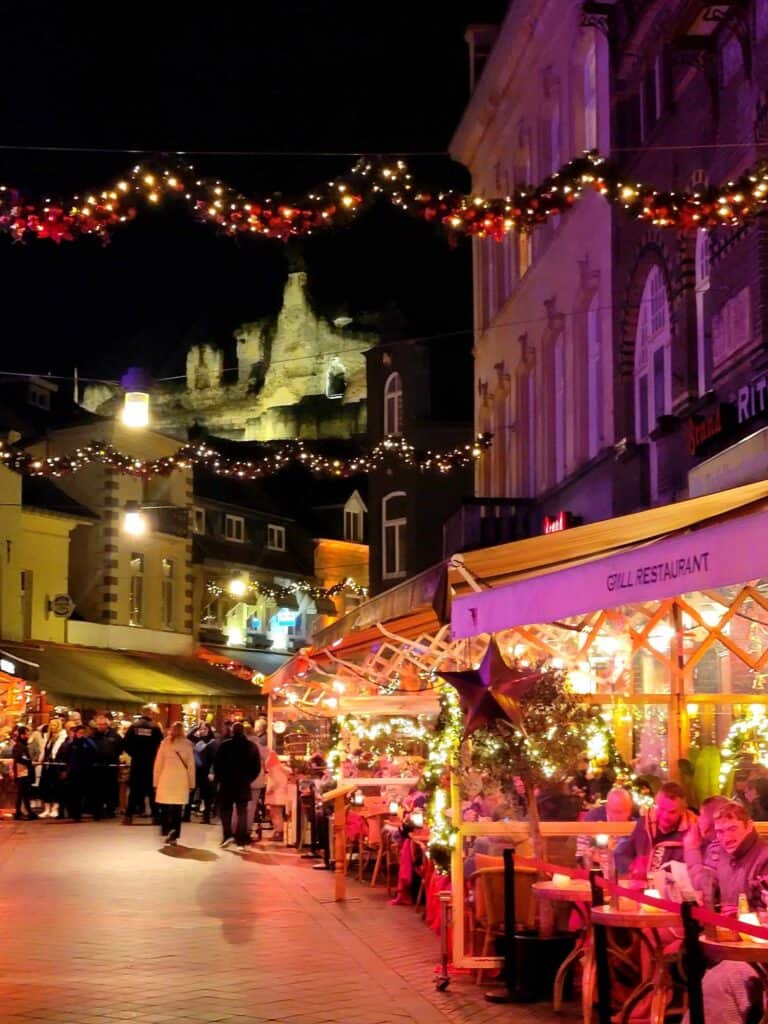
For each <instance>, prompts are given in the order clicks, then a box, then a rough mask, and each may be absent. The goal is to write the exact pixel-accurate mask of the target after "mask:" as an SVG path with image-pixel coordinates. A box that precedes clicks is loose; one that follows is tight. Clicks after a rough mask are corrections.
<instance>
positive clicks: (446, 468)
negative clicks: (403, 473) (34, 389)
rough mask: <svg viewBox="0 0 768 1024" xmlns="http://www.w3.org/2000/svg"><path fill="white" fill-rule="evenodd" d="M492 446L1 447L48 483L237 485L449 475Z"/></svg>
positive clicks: (401, 441)
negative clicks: (298, 469)
mask: <svg viewBox="0 0 768 1024" xmlns="http://www.w3.org/2000/svg"><path fill="white" fill-rule="evenodd" d="M491 441H492V435H491V434H488V433H485V434H478V435H477V437H476V438H475V440H474V441H473V442H472V443H470V444H464V445H459V446H458V447H456V448H451V449H450V450H448V451H442V452H440V451H432V450H428V451H423V452H420V451H418V450H417V449H416V448H415V447H414V446H413V445H412V444H410V443H409V442H408V441H407V439H406V438H404V437H387V438H385V439H384V440H383V441H381V442H379V444H377V445H375V446H374V447H373V448H371V449H370V450H369V451H368V452H367V453H362V454H360V455H356V456H351V457H349V458H333V457H330V456H327V455H323V454H321V453H320V452H316V451H312V450H311V449H309V448H307V446H306V445H305V443H304V442H303V441H290V442H286V443H284V444H277V445H270V446H266V445H265V446H264V449H263V454H261V455H259V456H258V457H257V458H251V459H233V458H228V457H227V456H225V455H222V454H221V453H220V452H218V451H216V450H215V449H214V448H209V447H208V446H207V445H204V444H185V445H182V447H180V448H179V449H178V451H177V452H176V453H175V454H173V455H163V456H160V457H158V458H153V459H142V458H138V457H137V456H135V455H129V454H127V453H126V452H121V451H119V450H118V449H116V448H114V447H113V446H112V445H110V444H103V443H100V442H97V441H94V442H93V443H91V444H87V445H81V446H79V447H77V448H75V450H74V451H72V452H70V453H68V454H66V455H45V456H44V455H35V454H33V453H31V452H28V451H26V450H23V449H19V448H15V447H7V446H4V445H2V444H0V465H3V466H5V467H6V468H8V469H11V470H14V471H15V472H17V473H21V474H24V475H26V476H46V477H60V476H64V475H66V474H69V473H76V472H78V470H81V469H83V468H84V467H85V466H89V465H94V464H98V465H102V466H105V467H107V468H109V469H112V470H115V471H116V472H118V473H121V474H123V475H127V476H135V477H152V476H169V475H170V474H171V473H173V472H174V470H177V469H179V470H187V469H192V468H194V467H198V468H200V469H204V470H206V471H207V472H209V473H212V474H213V475H215V476H221V477H230V478H232V479H236V480H257V479H259V478H262V477H265V476H271V475H273V474H275V473H279V472H280V471H281V470H282V469H285V468H286V467H288V466H289V465H292V464H297V465H301V466H305V467H306V468H307V469H308V470H310V471H311V472H312V473H314V474H316V475H318V476H330V477H347V476H352V475H354V474H356V473H370V472H371V471H372V470H375V469H378V468H379V467H380V466H383V465H384V464H385V463H390V462H397V463H399V464H400V465H402V466H405V467H408V468H410V469H414V470H418V471H420V472H430V471H434V472H437V473H440V474H446V473H450V472H452V471H453V470H456V469H462V468H464V467H466V466H470V465H471V464H472V463H473V462H474V461H475V460H476V459H478V458H480V456H481V455H482V454H483V452H484V451H486V450H487V449H488V448H489V447H490V445H491Z"/></svg>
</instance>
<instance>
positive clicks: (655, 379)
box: [635, 267, 672, 441]
mask: <svg viewBox="0 0 768 1024" xmlns="http://www.w3.org/2000/svg"><path fill="white" fill-rule="evenodd" d="M670 341H671V336H670V327H669V300H668V298H667V288H666V285H665V283H664V276H663V274H662V272H661V268H660V267H652V268H651V270H650V272H649V274H648V277H647V278H646V281H645V286H644V288H643V294H642V297H641V299H640V314H639V316H638V321H637V335H636V338H635V431H636V434H637V439H638V440H639V441H642V440H644V439H645V438H647V437H648V435H649V434H650V432H651V431H652V430H654V429H655V427H656V421H657V420H658V418H659V416H663V415H665V414H666V413H669V412H670V411H671V409H672V371H671V344H670Z"/></svg>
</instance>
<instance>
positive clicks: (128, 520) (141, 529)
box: [123, 501, 147, 537]
mask: <svg viewBox="0 0 768 1024" xmlns="http://www.w3.org/2000/svg"><path fill="white" fill-rule="evenodd" d="M123 530H124V531H125V532H126V533H129V534H130V535H131V536H132V537H143V535H144V534H145V533H146V532H147V517H146V516H145V515H144V513H143V512H142V511H141V506H140V505H139V503H138V501H126V503H125V513H124V515H123Z"/></svg>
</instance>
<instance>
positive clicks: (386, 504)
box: [381, 491, 408, 580]
mask: <svg viewBox="0 0 768 1024" xmlns="http://www.w3.org/2000/svg"><path fill="white" fill-rule="evenodd" d="M407 525H408V517H407V514H406V494H405V491H391V492H390V493H389V494H387V495H386V496H385V497H384V498H382V500H381V578H382V579H384V580H394V579H399V578H401V577H403V576H405V565H406V558H405V556H406V544H405V531H406V528H407Z"/></svg>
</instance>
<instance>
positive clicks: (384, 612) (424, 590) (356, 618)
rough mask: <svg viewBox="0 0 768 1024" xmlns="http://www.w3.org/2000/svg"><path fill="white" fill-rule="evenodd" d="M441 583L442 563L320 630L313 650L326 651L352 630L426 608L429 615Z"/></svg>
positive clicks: (443, 565) (443, 576)
mask: <svg viewBox="0 0 768 1024" xmlns="http://www.w3.org/2000/svg"><path fill="white" fill-rule="evenodd" d="M444 580H445V563H443V562H440V563H439V564H438V565H433V566H430V568H429V569H425V570H424V572H420V573H418V574H417V575H416V576H412V577H411V578H410V579H408V580H406V581H405V582H404V583H399V584H398V585H397V586H396V587H390V589H389V590H385V591H384V593H383V594H377V595H376V597H372V598H371V599H370V600H369V601H364V602H363V604H361V605H358V607H357V608H355V609H354V610H353V611H351V612H350V613H349V614H348V615H345V616H344V617H343V618H341V619H338V620H337V621H336V622H333V623H331V625H330V626H326V628H325V629H321V630H320V631H319V632H318V633H316V634H315V635H314V636H313V638H312V642H313V644H314V646H315V647H316V648H322V647H328V646H330V645H331V644H332V643H335V641H337V640H339V639H341V638H342V637H346V636H347V635H348V634H350V633H353V632H354V631H355V630H362V629H366V628H367V627H370V626H374V625H375V624H376V623H377V622H387V623H389V621H390V620H395V619H401V618H403V617H407V616H408V615H409V614H410V613H412V612H414V611H416V610H417V609H424V608H428V609H429V610H430V612H431V609H432V603H433V601H434V600H435V597H436V596H437V595H439V593H440V587H441V584H442V583H443V582H444ZM433 618H435V621H436V622H437V618H436V616H434V615H433ZM388 628H389V627H388ZM392 632H395V633H397V632H399V630H397V629H394V627H393V628H392ZM377 635H378V634H377Z"/></svg>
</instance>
